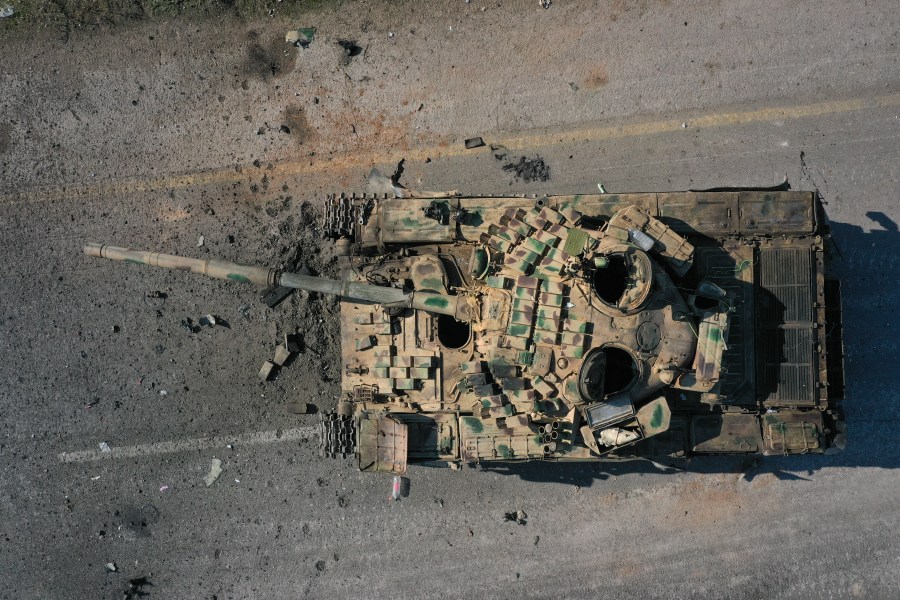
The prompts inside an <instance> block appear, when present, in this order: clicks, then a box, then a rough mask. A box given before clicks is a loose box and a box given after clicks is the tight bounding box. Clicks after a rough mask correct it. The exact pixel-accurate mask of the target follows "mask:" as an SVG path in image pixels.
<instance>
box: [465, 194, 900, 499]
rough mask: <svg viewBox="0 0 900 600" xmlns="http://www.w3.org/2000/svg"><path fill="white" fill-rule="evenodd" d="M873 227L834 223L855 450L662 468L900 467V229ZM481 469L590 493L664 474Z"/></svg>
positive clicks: (611, 465) (878, 215) (808, 471)
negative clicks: (597, 486)
mask: <svg viewBox="0 0 900 600" xmlns="http://www.w3.org/2000/svg"><path fill="white" fill-rule="evenodd" d="M866 216H867V217H868V218H869V219H870V220H871V222H872V223H871V227H870V228H868V229H866V228H864V227H862V226H858V225H852V224H849V223H839V222H834V221H832V222H831V223H830V227H831V231H832V235H833V240H834V248H833V255H832V256H830V257H829V259H830V261H831V263H830V269H829V270H830V271H831V273H833V274H834V275H836V276H837V277H838V278H839V279H840V281H841V293H842V309H843V315H842V317H843V341H844V372H845V386H846V387H845V398H846V399H845V400H844V402H843V404H842V408H843V411H844V417H845V421H846V426H847V447H846V449H845V450H844V451H843V452H839V453H836V454H828V455H821V454H810V455H794V456H770V457H764V456H759V455H751V456H735V455H731V456H696V457H693V458H691V459H689V460H685V459H671V458H665V457H660V458H658V459H656V458H655V459H654V460H655V461H657V464H660V466H662V465H667V466H668V465H672V466H673V467H674V469H672V470H671V472H675V471H677V470H682V469H683V470H685V471H689V472H693V473H709V474H712V473H742V474H743V476H744V478H745V479H747V480H752V479H753V478H754V477H756V476H759V475H762V474H771V475H773V476H775V477H777V478H778V479H781V480H801V481H805V480H809V479H811V478H812V477H813V476H814V474H815V473H816V472H817V471H820V470H824V469H829V468H848V467H867V468H882V469H894V468H897V467H898V466H900V435H897V432H898V431H900V401H898V400H897V398H896V394H895V393H894V390H895V389H896V388H897V384H898V378H897V375H896V372H897V371H896V369H895V365H896V361H897V356H898V355H900V312H898V309H900V302H898V300H900V228H898V225H897V223H896V222H895V221H894V220H893V219H891V218H890V217H888V216H887V215H886V214H884V213H882V212H868V213H866ZM478 468H480V469H483V470H487V471H491V472H494V473H500V474H504V475H515V476H518V477H520V478H521V479H523V480H526V481H531V482H548V483H549V482H553V483H564V484H569V485H573V486H579V487H589V486H591V485H592V484H593V483H594V482H596V481H604V480H606V479H609V478H611V477H614V476H619V475H626V474H648V475H649V474H659V473H661V472H662V471H661V469H660V468H659V467H658V466H656V465H655V464H654V463H652V462H650V461H648V460H619V461H608V462H601V463H562V462H560V463H557V462H543V463H541V462H538V463H535V462H531V463H497V464H492V465H481V466H479V467H478Z"/></svg>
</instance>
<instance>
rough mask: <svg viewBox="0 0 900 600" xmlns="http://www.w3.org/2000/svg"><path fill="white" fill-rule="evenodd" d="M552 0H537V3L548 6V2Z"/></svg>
mask: <svg viewBox="0 0 900 600" xmlns="http://www.w3.org/2000/svg"><path fill="white" fill-rule="evenodd" d="M551 2H552V0H538V4H540V5H541V6H542V7H544V8H550V3H551Z"/></svg>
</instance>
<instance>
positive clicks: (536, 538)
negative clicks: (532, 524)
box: [533, 535, 541, 546]
mask: <svg viewBox="0 0 900 600" xmlns="http://www.w3.org/2000/svg"><path fill="white" fill-rule="evenodd" d="M540 541H541V536H539V535H536V536H534V542H533V544H534V545H535V546H537V545H538V544H539V543H540Z"/></svg>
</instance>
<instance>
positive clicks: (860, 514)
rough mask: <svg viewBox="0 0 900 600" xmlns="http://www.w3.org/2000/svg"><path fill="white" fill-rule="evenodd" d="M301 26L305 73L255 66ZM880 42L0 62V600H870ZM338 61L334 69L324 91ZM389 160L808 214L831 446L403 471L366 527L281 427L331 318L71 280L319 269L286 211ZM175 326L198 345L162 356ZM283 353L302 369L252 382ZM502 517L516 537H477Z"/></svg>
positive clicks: (649, 42) (91, 52)
mask: <svg viewBox="0 0 900 600" xmlns="http://www.w3.org/2000/svg"><path fill="white" fill-rule="evenodd" d="M482 7H484V8H485V10H484V11H482V10H481V8H482ZM307 24H314V25H316V26H317V27H318V28H319V29H318V32H317V37H316V39H315V41H314V43H313V44H312V45H311V46H310V48H309V49H307V50H294V49H291V48H288V47H286V46H284V44H283V43H282V42H280V40H279V38H281V37H282V36H283V34H284V31H285V30H286V29H288V28H289V27H296V26H303V25H307ZM898 24H900V6H898V5H897V4H896V2H883V3H879V2H876V3H870V4H868V5H865V6H855V5H850V4H847V3H843V2H817V3H796V5H795V6H793V5H792V7H791V9H790V10H787V9H785V7H784V5H783V4H781V3H775V2H760V3H753V4H752V6H739V5H737V4H736V3H723V2H692V3H671V4H670V3H666V2H661V3H653V2H635V3H626V2H614V3H610V4H609V5H604V6H603V7H602V8H597V7H594V6H593V3H588V2H563V1H562V0H557V1H556V2H554V3H553V4H552V6H551V8H550V9H548V10H544V9H541V8H540V7H539V6H538V5H537V3H536V2H533V1H531V0H529V1H528V2H522V3H519V2H502V3H490V4H485V3H482V2H479V0H473V1H472V2H471V3H469V4H466V3H464V2H462V0H460V1H458V2H457V1H454V2H448V3H431V4H429V5H427V6H423V5H420V4H417V3H412V2H410V3H405V4H399V5H395V4H382V3H377V2H372V3H365V4H359V5H355V4H354V5H346V6H343V7H341V9H340V10H335V11H332V10H323V11H322V12H319V13H313V14H311V15H310V16H309V22H308V23H307V22H305V23H296V22H292V23H288V22H285V21H283V20H281V19H280V18H279V17H278V15H277V13H276V16H275V17H274V18H266V19H261V20H259V21H258V22H238V21H234V20H231V19H228V18H224V17H217V18H209V19H205V20H199V21H194V20H175V21H153V22H148V23H143V24H132V25H128V26H120V27H117V28H112V29H101V30H93V31H75V32H70V35H68V36H67V37H61V36H60V35H59V34H58V32H55V31H50V30H37V31H28V32H22V31H19V32H13V33H9V34H7V35H6V36H5V37H2V38H0V56H2V57H3V58H2V66H0V264H2V265H4V266H3V268H4V270H5V275H6V276H5V277H4V283H3V285H2V287H0V349H2V350H0V351H2V360H0V414H2V418H0V597H3V598H16V599H20V598H41V599H45V598H67V599H69V598H73V599H80V598H121V597H122V596H123V593H125V592H126V591H128V589H129V583H128V582H129V580H131V579H135V578H141V577H143V578H145V580H146V582H147V583H146V584H144V585H141V586H139V588H133V589H132V590H131V591H132V592H137V591H140V592H141V593H146V594H147V595H146V596H144V597H146V598H150V599H151V600H152V599H153V598H166V599H169V598H217V599H219V600H224V599H230V598H298V597H311V598H344V597H359V598H383V597H392V598H421V597H470V598H472V597H491V598H531V597H533V598H547V597H555V598H629V597H640V598H679V599H680V598H737V599H756V598H800V597H803V598H823V599H824V598H848V597H860V598H896V597H898V596H900V541H898V536H897V531H898V515H900V504H898V497H900V476H898V467H900V435H898V431H900V402H898V401H897V399H896V392H895V387H896V384H897V381H898V379H897V367H896V365H897V358H896V357H897V356H898V350H900V348H898V341H897V340H898V339H900V319H898V310H897V309H898V304H900V303H898V298H900V231H898V225H897V224H898V222H900V183H898V177H900V47H898V44H900V36H898V26H900V25H898ZM254 32H255V33H254ZM391 34H393V35H391ZM338 39H353V40H355V41H356V43H357V44H358V45H359V46H360V47H361V48H364V52H363V53H362V54H361V55H359V56H356V57H352V58H351V59H350V60H349V62H347V60H346V58H349V57H344V56H343V55H342V54H341V52H342V50H341V49H340V47H338V46H337V45H336V44H335V43H334V42H335V41H336V40H338ZM273 65H274V67H275V68H274V69H273ZM273 70H274V73H273ZM282 125H284V126H285V127H286V128H287V129H288V131H287V132H285V131H283V129H282V127H281V126H282ZM473 135H480V136H483V137H484V139H485V141H486V142H488V143H502V144H504V145H506V146H507V147H508V148H510V150H511V152H513V153H514V154H518V155H523V156H536V155H539V156H541V157H543V158H544V160H545V161H546V163H547V164H548V165H549V166H550V169H551V178H550V179H549V180H548V181H546V182H526V181H517V180H515V179H514V178H513V176H512V175H511V174H510V173H509V172H506V171H503V170H502V168H501V165H500V163H498V161H496V160H495V159H494V158H493V157H492V155H491V153H490V152H489V151H488V150H487V149H485V148H481V149H475V150H465V149H464V148H463V147H462V140H463V139H464V138H467V137H470V136H473ZM404 158H405V159H406V161H407V162H406V163H405V173H404V179H403V180H404V182H406V184H407V185H408V186H409V187H417V188H424V189H460V190H463V191H467V192H483V193H507V192H527V193H544V192H556V193H569V192H578V191H581V192H590V191H593V190H596V185H597V183H600V182H602V183H603V185H604V186H605V188H606V189H607V190H608V191H615V192H625V191H663V190H681V189H688V188H704V187H712V186H721V185H768V184H772V183H778V182H780V181H782V180H783V179H784V178H785V177H787V178H788V180H789V181H790V183H791V185H792V187H793V188H794V189H806V190H811V189H818V190H819V191H820V193H821V194H822V196H823V198H824V200H825V201H826V202H827V206H826V209H827V210H828V214H829V216H830V218H831V219H832V221H833V227H834V232H835V238H836V240H837V244H838V246H839V248H840V250H841V256H840V257H839V262H838V268H839V270H840V272H841V274H842V279H843V294H844V335H845V346H846V377H847V400H846V402H845V412H846V417H847V425H848V431H849V445H848V448H847V450H846V451H845V452H844V453H842V454H840V455H837V456H827V457H793V458H790V459H787V458H784V459H781V458H773V459H766V460H764V461H762V463H761V464H759V465H758V466H756V467H753V466H751V465H749V464H747V463H745V462H742V461H741V460H738V459H702V460H699V459H698V460H695V461H693V462H692V463H691V464H690V465H689V466H688V469H687V470H686V471H679V472H669V473H662V472H659V471H657V470H656V469H654V468H653V467H652V466H650V465H648V464H644V463H622V464H607V465H601V466H589V467H585V466H565V465H535V466H533V467H529V468H526V467H523V466H517V467H515V468H510V469H498V470H492V471H483V470H475V469H464V470H462V471H459V472H452V471H449V470H433V469H424V468H413V469H412V470H411V473H410V477H411V480H412V489H411V495H410V497H409V498H406V499H403V500H402V501H400V502H388V501H387V500H386V498H387V496H388V495H389V493H390V479H389V478H385V477H379V476H373V475H363V474H360V473H358V472H357V471H356V469H355V465H353V464H351V462H350V461H322V460H320V459H319V458H318V457H317V454H316V447H315V437H314V436H313V435H312V426H313V425H314V424H315V417H314V416H297V415H290V414H286V413H285V411H284V405H285V404H286V403H287V402H289V401H295V400H301V401H309V402H313V403H315V404H317V405H318V406H319V408H320V409H327V408H328V407H329V406H330V405H331V404H333V402H334V395H335V394H336V393H337V390H338V385H337V383H336V381H335V377H334V376H332V374H334V373H336V371H337V370H338V368H339V365H338V364H337V357H336V354H335V352H336V340H335V339H334V336H335V335H336V323H335V321H334V314H335V313H334V311H335V310H336V308H335V306H334V304H333V303H330V302H327V301H321V300H317V299H310V298H307V297H306V296H304V295H298V296H295V297H294V298H292V299H291V300H290V301H289V302H288V303H286V304H285V305H284V306H282V307H281V308H279V309H278V310H277V311H268V310H266V309H264V307H263V306H262V305H261V304H260V302H259V299H258V295H257V293H256V292H255V291H252V290H249V289H248V288H243V287H241V286H229V285H228V284H226V283H220V282H213V281H205V280H200V279H197V278H191V277H190V276H188V275H184V274H179V273H161V272H158V271H153V270H150V269H141V268H138V267H135V266H132V265H119V264H113V263H105V262H102V261H92V260H89V259H87V258H85V257H83V256H82V255H81V253H80V246H81V243H82V242H83V241H86V240H96V241H106V242H113V243H118V244H122V245H131V246H133V247H139V248H147V249H165V250H168V251H172V252H176V253H183V254H189V255H196V256H199V255H206V254H208V255H209V256H221V257H223V258H226V259H231V260H237V259H240V260H243V261H246V262H259V263H264V264H273V265H274V264H284V263H285V262H288V261H290V260H292V259H294V258H299V259H301V260H302V262H304V263H307V264H310V265H312V266H313V267H315V270H316V271H317V272H322V273H329V272H330V270H331V269H333V268H334V263H333V261H332V259H331V257H330V255H329V252H328V249H327V247H325V246H323V247H321V248H319V246H318V243H317V241H316V240H317V234H316V231H315V218H314V217H315V215H314V212H315V210H314V207H315V205H316V203H317V202H319V201H320V200H321V198H322V197H323V194H324V193H327V192H334V191H341V190H348V191H363V183H364V177H365V175H366V173H367V172H368V170H369V169H370V168H371V167H372V166H378V167H379V168H381V169H383V170H393V168H394V167H395V165H396V163H397V161H399V160H400V159H404ZM201 235H202V236H204V245H203V247H198V246H197V242H198V237H199V236H201ZM229 236H231V237H230V238H229ZM152 290H161V291H164V292H165V293H166V299H165V303H164V304H163V306H161V307H156V306H151V305H150V304H152V303H153V299H147V298H146V293H147V292H148V291H152ZM242 307H250V309H249V311H247V310H246V309H244V310H242ZM157 310H158V311H159V313H157ZM207 313H212V314H216V315H218V316H220V317H223V318H224V319H225V320H226V321H227V322H228V323H229V326H228V327H227V328H226V327H216V328H212V329H209V328H207V329H203V330H201V331H200V332H199V333H194V334H192V333H189V332H187V331H186V330H185V329H184V328H182V327H181V325H180V321H181V320H182V319H185V318H187V317H192V318H193V319H194V320H195V321H196V320H197V318H199V316H202V315H204V314H207ZM245 313H246V314H247V315H249V316H245ZM284 331H300V332H301V333H303V334H304V336H305V342H306V351H305V352H304V353H303V354H301V356H300V357H299V358H298V360H297V361H296V362H295V364H294V365H291V367H289V368H287V369H285V370H284V371H283V372H282V374H281V376H280V377H279V379H278V381H275V382H270V383H267V384H262V383H260V382H259V381H258V380H257V379H256V371H257V370H258V368H259V365H260V364H261V362H262V361H263V360H265V359H266V358H269V355H270V353H271V351H272V349H273V348H274V344H275V343H276V340H277V337H278V336H279V335H280V334H281V333H282V332H284ZM162 392H165V393H164V394H163V393H162ZM100 442H106V443H107V444H108V446H109V447H110V448H111V452H103V451H101V450H100V447H99V444H100ZM213 458H219V459H221V460H222V461H223V466H224V468H225V471H224V473H223V474H222V475H221V476H220V477H219V479H218V480H217V481H216V482H215V483H213V485H211V486H209V487H207V486H206V485H205V483H204V477H205V476H206V474H207V472H208V471H209V469H210V462H211V460H212V459H213ZM517 509H521V510H524V511H525V512H526V513H527V514H528V520H527V524H526V525H524V526H520V525H516V524H514V523H509V522H505V521H504V520H503V513H504V512H506V511H511V510H517ZM107 563H114V564H115V569H116V570H115V571H114V572H110V571H109V570H108V569H107V567H106V564H107Z"/></svg>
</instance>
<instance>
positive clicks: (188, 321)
mask: <svg viewBox="0 0 900 600" xmlns="http://www.w3.org/2000/svg"><path fill="white" fill-rule="evenodd" d="M181 326H182V327H184V328H185V329H187V330H188V331H190V332H191V333H197V332H198V331H200V326H199V325H194V320H193V319H192V318H190V317H185V318H184V319H182V320H181Z"/></svg>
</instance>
